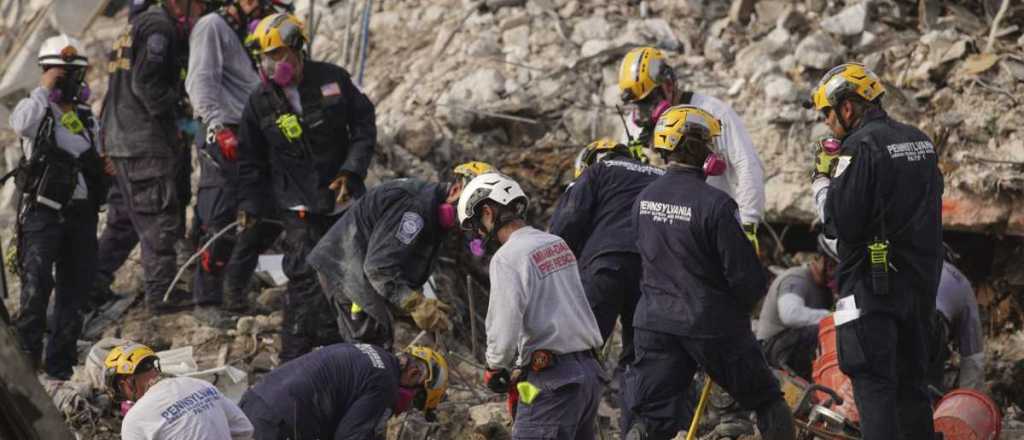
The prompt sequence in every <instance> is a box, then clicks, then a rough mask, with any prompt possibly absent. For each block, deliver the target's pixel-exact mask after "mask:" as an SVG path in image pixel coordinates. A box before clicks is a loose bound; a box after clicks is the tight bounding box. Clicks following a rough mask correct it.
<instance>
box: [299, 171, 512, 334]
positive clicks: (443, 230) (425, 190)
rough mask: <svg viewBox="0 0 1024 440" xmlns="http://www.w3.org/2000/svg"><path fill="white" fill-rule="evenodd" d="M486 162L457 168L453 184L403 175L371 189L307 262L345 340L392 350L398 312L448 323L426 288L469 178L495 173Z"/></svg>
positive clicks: (435, 324) (430, 327) (422, 322)
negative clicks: (456, 205)
mask: <svg viewBox="0 0 1024 440" xmlns="http://www.w3.org/2000/svg"><path fill="white" fill-rule="evenodd" d="M492 169H493V168H492V167H491V166H490V165H488V164H486V163H483V162H467V163H464V164H462V165H459V166H457V167H455V169H454V171H453V175H454V178H453V179H452V180H451V181H450V182H448V183H430V182H425V181H422V180H416V179H397V180H392V181H390V182H386V183H382V184H380V185H378V186H376V187H374V188H373V189H371V190H370V191H369V192H368V193H367V194H366V196H364V197H363V198H362V199H360V200H358V201H357V202H356V203H355V204H354V205H352V207H351V208H350V209H349V210H348V211H346V212H345V215H343V216H342V217H341V219H340V220H338V222H337V223H335V224H334V226H332V227H331V229H330V230H329V231H328V232H327V234H326V235H324V237H323V239H321V240H320V242H319V243H317V245H316V247H314V248H313V250H312V251H311V252H310V253H309V256H308V257H307V258H306V260H307V261H308V262H309V265H310V266H312V267H313V268H314V269H316V271H317V274H318V275H319V280H320V286H321V288H323V291H324V293H325V294H326V295H327V298H328V299H329V300H330V302H331V304H332V306H333V308H334V309H333V311H334V313H335V315H336V316H337V320H338V330H339V331H340V332H341V335H342V337H343V338H344V339H345V341H346V342H364V343H368V344H376V345H380V346H383V347H390V346H391V343H392V342H393V339H394V331H393V321H394V318H393V315H392V313H393V311H397V312H399V313H408V314H409V315H411V316H412V318H413V320H414V321H415V322H416V325H417V326H419V327H420V328H422V329H423V330H427V331H444V330H447V329H448V328H449V327H450V325H451V324H450V322H449V321H448V306H447V305H446V304H444V303H442V302H440V301H438V300H437V299H434V298H427V297H425V296H424V295H423V292H421V291H420V288H421V287H422V286H423V284H424V283H426V282H427V279H428V278H429V277H430V274H431V272H432V271H433V268H434V263H435V262H436V260H437V255H438V251H439V249H440V247H441V243H442V242H443V241H444V240H445V238H446V237H447V236H448V233H449V232H451V231H455V230H457V229H456V223H455V217H456V216H455V206H454V203H455V202H456V201H458V199H459V194H461V193H462V188H463V187H464V186H465V184H466V183H468V182H469V180H470V179H472V178H473V177H476V176H477V175H479V174H481V173H484V172H488V171H491V170H492Z"/></svg>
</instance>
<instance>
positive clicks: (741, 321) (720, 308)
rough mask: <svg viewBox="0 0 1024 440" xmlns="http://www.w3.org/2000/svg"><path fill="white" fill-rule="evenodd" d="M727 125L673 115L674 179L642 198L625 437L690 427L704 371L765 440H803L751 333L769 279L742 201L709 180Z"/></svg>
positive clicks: (666, 155)
mask: <svg viewBox="0 0 1024 440" xmlns="http://www.w3.org/2000/svg"><path fill="white" fill-rule="evenodd" d="M721 133H722V126H721V123H720V122H719V121H718V120H717V119H715V118H714V116H712V115H711V114H710V113H708V112H707V111H704V110H702V109H700V108H698V107H694V106H689V105H684V106H675V107H671V108H669V109H668V110H666V111H665V112H664V113H663V114H662V115H661V118H660V119H659V121H658V124H657V126H656V128H655V130H654V133H653V147H654V149H655V151H657V152H659V153H660V154H661V156H662V158H663V159H664V160H665V162H666V163H667V166H668V168H667V171H666V172H665V175H664V176H662V177H660V178H658V179H657V180H655V181H654V182H653V183H651V184H650V185H648V186H647V188H646V189H644V190H643V191H642V192H641V193H640V195H639V196H638V197H637V201H636V204H635V205H634V211H633V212H634V213H633V221H634V224H635V225H636V228H637V234H638V235H637V247H638V249H639V252H640V257H641V259H642V261H643V279H642V282H641V288H642V290H643V295H641V297H640V302H639V304H637V310H636V316H634V318H633V326H634V327H635V334H634V336H633V343H634V346H635V350H636V360H635V361H634V363H633V365H631V366H630V367H629V368H628V369H627V370H626V374H625V376H626V379H625V384H626V386H625V391H624V394H625V398H624V401H625V403H626V407H625V408H624V411H623V432H625V433H627V434H626V436H625V438H626V439H629V440H640V439H668V438H672V437H674V436H675V435H676V433H677V432H678V431H679V430H680V429H682V428H685V425H684V423H686V422H687V419H688V414H687V412H688V408H689V405H687V404H686V399H687V393H686V391H687V390H688V389H689V388H690V385H691V383H692V381H693V376H694V373H696V372H697V369H698V368H703V369H704V371H705V372H706V373H707V374H708V375H709V376H710V377H711V379H712V380H714V382H715V383H716V384H718V385H720V386H721V387H722V388H723V389H725V391H727V392H728V393H729V395H731V396H732V398H734V399H735V400H736V402H738V403H739V405H740V406H741V407H742V408H744V409H746V410H754V411H756V413H757V426H758V429H759V430H760V432H761V438H764V439H766V440H774V439H794V438H795V433H794V430H793V429H794V428H793V418H792V414H790V412H789V408H788V407H787V406H786V403H785V401H784V400H783V399H782V393H781V391H780V390H779V384H778V382H777V381H776V380H775V377H774V375H773V374H772V372H771V369H770V368H769V367H768V364H767V362H766V361H765V359H764V355H763V354H762V353H761V347H760V346H759V345H758V343H757V340H756V339H754V334H753V333H752V332H751V330H750V318H749V316H750V312H751V310H752V309H753V307H754V306H755V304H756V303H757V302H758V300H760V299H761V298H762V297H763V296H764V292H765V285H766V282H765V276H764V272H763V270H762V268H761V264H760V262H759V261H758V259H757V255H756V254H755V253H754V249H753V247H752V246H751V245H750V243H749V242H748V241H747V240H746V238H745V234H744V233H743V230H742V228H741V227H740V220H739V214H738V212H737V206H736V202H735V201H733V200H732V198H730V197H729V195H728V194H726V193H725V192H723V191H721V190H719V189H717V188H714V187H712V186H711V185H709V184H708V183H706V182H705V181H704V179H705V177H706V176H707V175H708V174H714V173H716V172H721V171H722V170H721V165H716V164H715V162H716V161H720V160H722V159H720V158H719V157H718V156H717V148H716V145H718V144H716V143H715V138H716V137H718V136H720V135H721Z"/></svg>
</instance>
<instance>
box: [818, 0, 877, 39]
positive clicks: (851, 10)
mask: <svg viewBox="0 0 1024 440" xmlns="http://www.w3.org/2000/svg"><path fill="white" fill-rule="evenodd" d="M870 5H871V2H870V1H863V2H860V3H856V4H853V5H850V6H847V7H846V8H844V9H843V10H842V11H840V12H839V13H838V14H836V15H833V16H831V17H826V18H825V19H824V20H822V21H821V28H822V29H824V30H825V31H826V32H829V33H831V34H833V35H837V36H843V37H850V36H854V35H858V34H860V33H861V32H864V27H865V26H866V25H867V22H868V17H869V14H870V9H869V7H870Z"/></svg>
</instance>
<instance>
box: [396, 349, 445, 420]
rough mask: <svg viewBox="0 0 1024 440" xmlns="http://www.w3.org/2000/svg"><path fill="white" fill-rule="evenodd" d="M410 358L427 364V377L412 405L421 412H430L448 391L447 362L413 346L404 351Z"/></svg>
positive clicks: (438, 356)
mask: <svg viewBox="0 0 1024 440" xmlns="http://www.w3.org/2000/svg"><path fill="white" fill-rule="evenodd" d="M405 351H406V352H407V353H409V355H411V356H412V357H414V358H416V359H419V360H421V361H423V362H424V363H425V364H427V377H426V379H424V380H423V391H422V392H421V393H418V394H417V395H416V398H415V400H414V405H415V406H416V407H417V408H419V409H420V410H422V411H430V410H433V409H434V408H437V405H439V404H440V403H441V400H442V399H444V393H445V392H446V391H448V361H446V360H445V359H444V356H441V353H438V352H436V351H434V350H431V349H429V348H427V347H424V346H421V345H413V346H410V347H409V348H407V349H406V350H405Z"/></svg>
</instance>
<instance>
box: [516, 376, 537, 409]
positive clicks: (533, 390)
mask: <svg viewBox="0 0 1024 440" xmlns="http://www.w3.org/2000/svg"><path fill="white" fill-rule="evenodd" d="M516 391H519V401H520V402H523V403H525V404H527V405H529V404H531V403H533V399H536V398H537V395H538V394H540V388H537V387H536V386H535V385H533V384H532V383H529V382H527V381H522V382H519V383H517V384H516Z"/></svg>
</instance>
